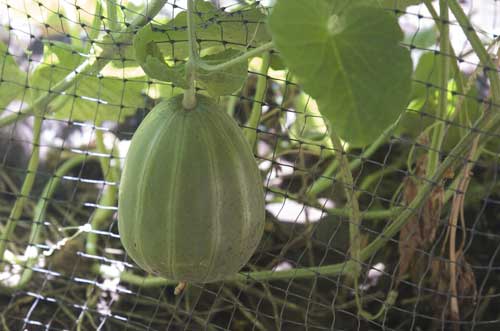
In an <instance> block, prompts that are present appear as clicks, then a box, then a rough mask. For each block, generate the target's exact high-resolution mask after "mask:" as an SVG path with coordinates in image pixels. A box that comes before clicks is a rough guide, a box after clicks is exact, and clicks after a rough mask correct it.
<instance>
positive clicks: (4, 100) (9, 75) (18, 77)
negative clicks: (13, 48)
mask: <svg viewBox="0 0 500 331" xmlns="http://www.w3.org/2000/svg"><path fill="white" fill-rule="evenodd" d="M25 84H26V72H24V71H22V70H21V69H19V66H18V65H17V63H16V61H15V60H14V57H13V56H12V55H11V54H10V53H9V52H8V48H7V46H6V45H5V44H4V43H2V42H0V113H1V112H2V111H3V110H4V109H5V107H7V106H8V105H9V103H10V102H11V101H12V100H14V99H15V98H16V97H19V96H20V95H21V93H22V92H23V90H24V89H25V87H24V86H25Z"/></svg>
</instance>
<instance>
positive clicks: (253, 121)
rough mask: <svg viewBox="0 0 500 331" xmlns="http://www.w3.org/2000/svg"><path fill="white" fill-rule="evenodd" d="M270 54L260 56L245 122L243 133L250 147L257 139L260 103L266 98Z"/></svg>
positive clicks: (260, 111)
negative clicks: (260, 61) (250, 107)
mask: <svg viewBox="0 0 500 331" xmlns="http://www.w3.org/2000/svg"><path fill="white" fill-rule="evenodd" d="M269 60H270V54H269V53H266V54H264V56H262V64H261V65H260V68H259V72H258V76H257V84H256V87H255V96H254V98H253V105H252V110H251V112H250V117H249V118H248V121H247V123H246V130H245V135H246V137H247V140H248V142H249V143H250V146H251V147H252V149H253V148H254V146H255V142H256V141H257V127H258V126H259V121H260V116H261V114H262V104H263V103H264V101H265V98H266V90H267V71H268V70H269Z"/></svg>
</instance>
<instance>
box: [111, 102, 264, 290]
mask: <svg viewBox="0 0 500 331" xmlns="http://www.w3.org/2000/svg"><path fill="white" fill-rule="evenodd" d="M196 99H197V105H196V107H195V108H194V109H191V110H186V109H184V108H183V106H182V95H179V96H176V97H173V98H171V99H169V100H166V101H162V102H161V103H159V104H158V105H157V106H156V107H154V109H153V110H152V111H151V112H150V113H149V114H148V115H147V116H146V118H145V119H144V121H143V122H142V123H141V125H140V126H139V128H138V129H137V131H136V132H135V134H134V136H133V138H132V140H131V143H130V148H129V150H128V153H127V156H126V159H125V163H124V169H123V172H122V176H121V180H120V187H119V200H118V230H119V233H120V239H121V242H122V244H123V246H124V247H125V250H126V251H127V254H128V255H129V256H130V257H131V258H132V259H133V260H134V261H135V262H136V263H137V265H139V266H140V267H141V268H142V269H144V270H145V271H147V272H149V273H152V274H155V275H159V276H162V277H165V278H168V279H170V280H175V281H180V282H181V281H182V282H194V283H208V282H214V281H219V280H223V279H225V278H227V277H228V276H231V275H234V274H235V273H237V272H238V271H239V270H240V269H241V268H242V267H243V266H244V265H245V264H246V263H247V262H248V260H249V259H250V257H251V256H252V254H253V253H254V252H255V250H256V248H257V245H258V244H259V242H260V240H261V237H262V234H263V231H264V219H265V203H264V191H263V188H262V179H261V176H260V172H259V169H258V167H257V164H256V162H255V158H254V155H253V153H252V149H251V148H250V145H249V144H248V142H247V140H246V139H245V136H244V135H243V132H242V131H241V129H240V128H239V127H238V125H237V124H236V122H235V121H234V120H233V119H232V118H231V117H230V116H229V115H228V114H227V113H226V112H224V111H223V109H221V108H220V107H219V106H218V105H217V104H216V103H215V102H214V101H213V100H212V99H210V98H208V97H205V96H202V95H197V96H196Z"/></svg>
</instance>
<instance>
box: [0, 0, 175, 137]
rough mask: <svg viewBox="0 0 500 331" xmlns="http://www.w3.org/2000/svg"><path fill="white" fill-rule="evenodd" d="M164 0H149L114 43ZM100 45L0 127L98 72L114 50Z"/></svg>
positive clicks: (126, 38) (127, 35)
mask: <svg viewBox="0 0 500 331" xmlns="http://www.w3.org/2000/svg"><path fill="white" fill-rule="evenodd" d="M166 2H167V0H153V1H151V3H150V4H149V5H146V9H145V10H144V13H143V14H142V15H138V16H136V18H135V19H134V20H133V21H132V22H131V23H130V25H129V27H128V28H125V29H123V30H121V31H119V33H117V34H116V38H115V39H114V41H115V42H116V43H125V42H129V41H130V38H131V36H132V35H133V34H134V32H135V30H137V29H138V28H140V27H142V26H144V25H145V24H146V23H148V22H149V21H150V20H151V19H152V18H153V17H154V16H155V15H156V14H157V13H158V12H159V11H160V10H161V9H162V8H163V6H164V5H165V3H166ZM100 46H102V49H103V50H102V52H101V53H100V54H99V56H97V57H95V58H90V59H88V60H86V61H84V62H83V63H82V64H81V65H80V66H79V67H78V68H76V69H75V70H73V72H71V73H69V74H68V75H67V76H66V77H64V78H63V79H61V80H60V81H59V82H57V83H56V84H55V85H54V86H53V87H52V88H51V89H50V90H49V91H47V93H46V94H44V95H42V96H40V97H39V98H37V99H36V100H35V101H33V102H32V103H31V105H30V106H29V107H27V108H26V109H22V110H20V111H19V112H16V113H14V114H11V115H8V116H4V117H2V118H0V128H1V127H4V126H6V125H9V124H12V123H14V122H17V121H19V120H21V119H23V118H26V117H28V116H32V115H34V113H35V110H36V109H44V108H45V107H46V106H47V105H48V104H49V103H50V102H51V101H52V100H54V99H55V98H56V97H58V96H59V95H64V93H65V91H66V90H67V89H68V88H69V87H71V86H72V85H73V84H75V83H77V82H78V81H79V80H80V79H81V78H82V77H83V76H86V75H95V74H96V73H99V72H100V71H101V70H102V69H103V68H104V67H105V66H106V64H108V63H109V62H110V61H111V59H112V57H113V54H114V51H115V50H114V43H113V44H102V45H100Z"/></svg>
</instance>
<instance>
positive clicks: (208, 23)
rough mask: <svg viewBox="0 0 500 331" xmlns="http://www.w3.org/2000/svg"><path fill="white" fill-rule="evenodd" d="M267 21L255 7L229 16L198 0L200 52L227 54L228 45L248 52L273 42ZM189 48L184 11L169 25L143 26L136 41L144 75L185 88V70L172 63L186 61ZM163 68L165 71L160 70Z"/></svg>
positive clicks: (136, 50) (137, 56)
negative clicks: (225, 50) (182, 74)
mask: <svg viewBox="0 0 500 331" xmlns="http://www.w3.org/2000/svg"><path fill="white" fill-rule="evenodd" d="M265 18H266V16H265V15H264V14H263V13H262V12H261V11H260V10H259V9H258V8H257V7H255V6H251V7H250V9H247V10H241V11H237V12H234V13H228V12H224V11H221V10H218V9H217V8H215V7H214V6H213V5H212V4H211V3H210V2H206V1H202V0H197V1H196V2H195V15H194V24H195V25H196V39H197V40H198V42H199V45H200V47H202V49H201V51H200V53H201V54H202V55H204V54H206V53H207V52H208V51H209V52H210V53H213V52H214V49H215V50H220V51H224V49H225V45H228V46H229V47H231V48H232V49H235V50H236V49H241V50H245V49H246V48H247V47H248V46H253V47H256V46H259V45H260V44H263V43H265V42H268V41H270V39H271V38H270V36H269V33H268V32H267V29H266V24H265ZM188 46H189V45H188V32H187V14H186V12H185V11H184V12H181V13H179V14H178V15H177V16H176V17H175V18H174V19H173V20H171V21H169V22H168V23H167V24H153V23H150V24H148V25H146V26H144V27H143V28H142V29H141V30H139V32H138V33H137V34H136V36H135V38H134V48H135V52H136V53H135V54H136V58H137V61H138V62H139V64H140V65H141V66H142V67H143V69H144V72H146V74H147V75H149V76H150V77H152V78H156V79H159V80H164V81H169V82H172V83H174V84H176V85H179V86H186V84H185V80H184V81H183V79H184V77H182V79H181V77H180V74H181V73H182V72H183V70H184V69H180V68H176V66H172V65H170V64H171V63H176V62H177V61H179V60H181V61H184V60H186V58H187V57H188V56H189V47H188ZM153 58H154V60H153ZM208 59H209V60H210V58H208ZM212 60H216V59H212ZM162 66H163V67H165V68H164V69H160V67H162ZM180 66H181V67H182V65H180Z"/></svg>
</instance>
